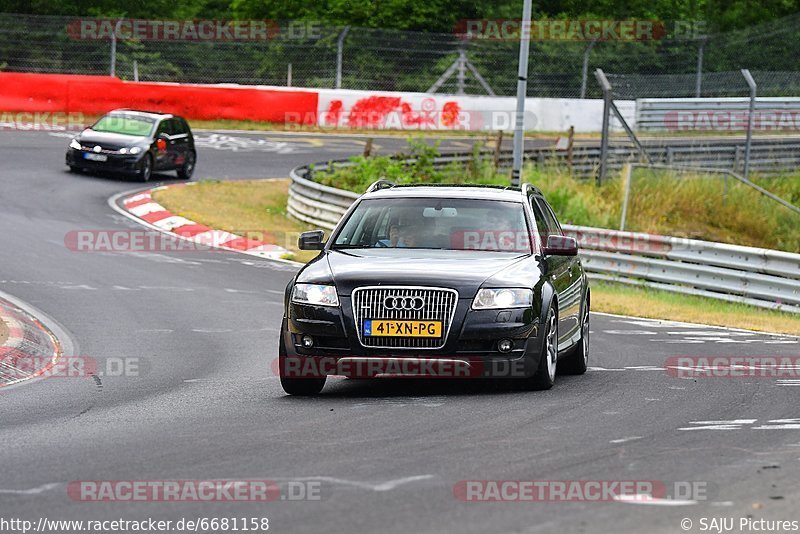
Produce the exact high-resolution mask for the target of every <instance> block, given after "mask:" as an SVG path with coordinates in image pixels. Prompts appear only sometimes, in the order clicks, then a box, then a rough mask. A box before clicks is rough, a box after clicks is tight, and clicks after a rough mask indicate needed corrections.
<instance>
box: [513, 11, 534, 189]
mask: <svg viewBox="0 0 800 534" xmlns="http://www.w3.org/2000/svg"><path fill="white" fill-rule="evenodd" d="M531 4H532V0H524V2H523V4H522V27H521V31H522V38H521V39H520V40H519V69H518V72H517V114H516V115H517V116H516V119H517V123H516V128H514V164H513V167H512V169H511V186H512V187H518V186H519V184H520V182H521V180H522V151H523V150H524V148H525V97H527V96H528V53H529V52H530V50H529V49H530V40H531V11H532V6H531Z"/></svg>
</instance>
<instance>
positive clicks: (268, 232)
mask: <svg viewBox="0 0 800 534" xmlns="http://www.w3.org/2000/svg"><path fill="white" fill-rule="evenodd" d="M288 195H289V180H254V181H237V182H214V181H210V182H199V183H197V184H196V185H191V186H188V187H170V188H168V189H165V190H162V191H157V192H156V193H155V194H154V195H153V196H154V198H155V199H156V200H157V201H158V203H159V204H161V205H163V206H165V207H166V208H167V209H168V210H169V211H171V212H173V213H175V214H177V215H181V216H183V217H186V218H187V219H191V220H193V221H196V222H198V223H202V224H205V225H208V226H210V227H212V228H217V229H220V230H225V231H228V232H232V233H234V234H238V235H243V236H247V237H250V238H252V239H258V240H262V241H265V242H267V243H273V244H276V245H279V246H281V247H283V248H285V249H287V250H289V251H290V252H291V253H292V256H291V257H288V258H287V259H295V260H297V261H308V260H310V259H311V258H313V257H314V256H316V255H317V253H316V252H314V251H306V250H302V251H301V250H299V249H298V248H297V236H298V235H299V234H300V232H303V231H305V230H311V229H313V228H311V227H310V226H308V225H306V224H303V223H300V222H298V221H296V220H294V219H291V218H289V216H288V215H287V214H286V201H287V198H288Z"/></svg>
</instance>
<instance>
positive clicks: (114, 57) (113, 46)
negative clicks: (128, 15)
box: [110, 20, 122, 76]
mask: <svg viewBox="0 0 800 534" xmlns="http://www.w3.org/2000/svg"><path fill="white" fill-rule="evenodd" d="M120 22H122V20H118V21H117V23H116V24H115V25H114V31H113V32H112V33H111V69H110V71H111V76H116V75H117V32H118V31H119V23H120Z"/></svg>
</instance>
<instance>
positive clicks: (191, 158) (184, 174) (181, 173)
mask: <svg viewBox="0 0 800 534" xmlns="http://www.w3.org/2000/svg"><path fill="white" fill-rule="evenodd" d="M196 159H197V156H195V155H194V152H189V153H188V154H187V155H186V161H184V162H183V165H182V166H181V167H179V168H178V170H177V173H178V178H180V179H181V180H190V179H191V178H192V174H194V164H195V161H196Z"/></svg>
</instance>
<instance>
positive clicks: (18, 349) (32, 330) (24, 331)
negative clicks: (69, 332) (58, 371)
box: [0, 299, 62, 388]
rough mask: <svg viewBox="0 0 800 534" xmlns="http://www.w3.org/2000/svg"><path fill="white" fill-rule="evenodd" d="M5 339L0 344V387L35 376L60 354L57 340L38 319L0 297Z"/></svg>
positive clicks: (42, 371)
mask: <svg viewBox="0 0 800 534" xmlns="http://www.w3.org/2000/svg"><path fill="white" fill-rule="evenodd" d="M0 321H3V322H4V323H5V324H6V326H8V339H7V340H6V342H5V343H4V344H3V345H1V346H0V388H2V387H5V386H11V385H13V384H17V383H19V382H22V381H25V380H30V379H33V378H37V377H39V376H42V375H44V374H45V373H47V371H48V370H50V369H51V368H52V367H53V366H54V365H55V364H56V363H57V362H58V360H59V358H61V354H62V350H61V344H60V343H59V341H58V339H57V338H56V336H55V334H53V333H52V332H51V331H50V330H49V329H48V328H47V327H45V326H44V325H43V324H42V323H41V321H39V320H38V319H36V318H35V317H33V316H32V315H29V314H28V313H26V312H24V311H23V310H22V309H20V308H18V307H16V306H15V305H13V304H12V303H10V302H7V301H5V300H3V299H0Z"/></svg>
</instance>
